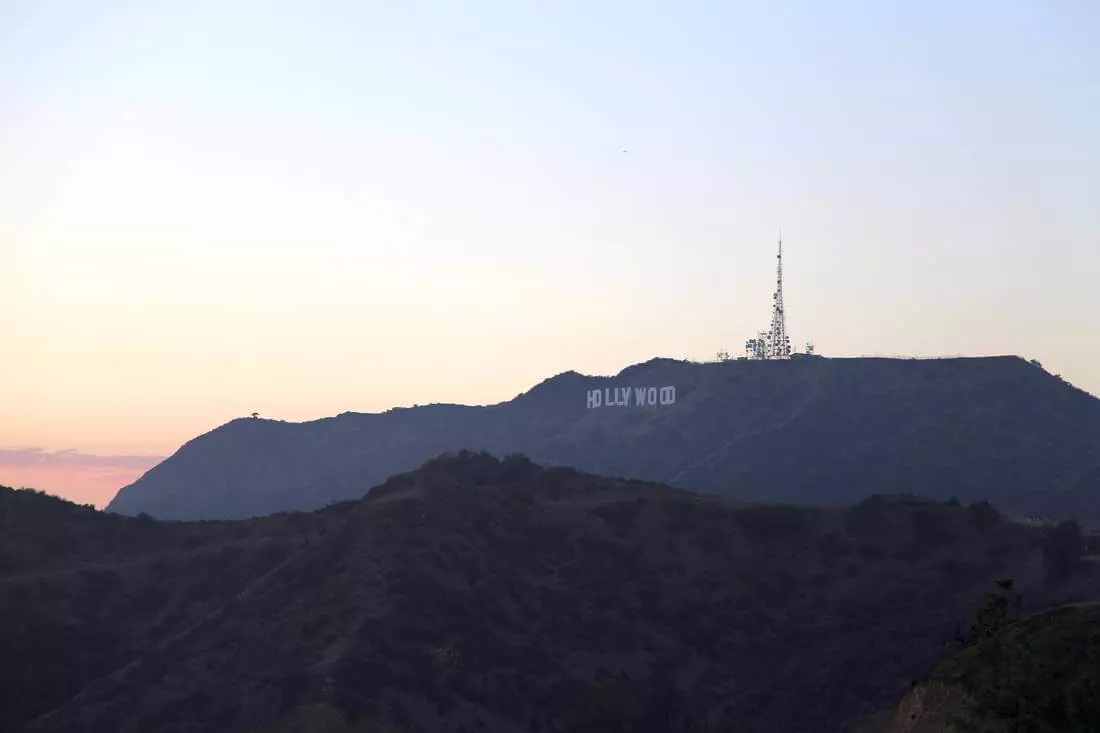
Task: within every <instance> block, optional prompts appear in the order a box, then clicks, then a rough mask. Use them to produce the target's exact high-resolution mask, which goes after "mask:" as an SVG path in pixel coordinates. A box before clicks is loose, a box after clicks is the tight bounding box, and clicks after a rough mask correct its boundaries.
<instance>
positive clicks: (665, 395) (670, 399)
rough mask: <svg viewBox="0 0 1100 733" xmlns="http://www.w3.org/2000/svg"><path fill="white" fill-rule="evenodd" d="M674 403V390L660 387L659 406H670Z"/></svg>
mask: <svg viewBox="0 0 1100 733" xmlns="http://www.w3.org/2000/svg"><path fill="white" fill-rule="evenodd" d="M674 402H676V388H675V387H661V404H662V405H671V404H672V403H674Z"/></svg>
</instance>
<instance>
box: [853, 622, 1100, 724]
mask: <svg viewBox="0 0 1100 733" xmlns="http://www.w3.org/2000/svg"><path fill="white" fill-rule="evenodd" d="M945 730H946V731H959V733H963V732H964V731H976V732H977V733H1013V731H1020V730H1023V731H1029V732H1032V733H1081V732H1083V731H1087V732H1089V733H1091V732H1092V731H1098V730H1100V604H1095V603H1093V604H1072V605H1064V606H1059V607H1055V608H1050V609H1046V610H1044V611H1042V612H1040V613H1036V614H1034V615H1031V616H1029V617H1027V618H1023V619H1020V620H1019V621H1017V622H1015V623H1013V624H1011V625H1010V626H1008V627H1006V628H1004V629H1002V630H1001V631H1000V632H999V633H998V634H996V635H995V636H993V637H992V638H989V639H986V640H985V641H983V642H982V643H980V644H977V645H974V646H971V647H969V648H967V649H965V650H964V651H962V652H959V653H958V654H956V655H955V656H953V657H951V658H949V659H947V660H945V661H944V662H943V663H942V664H941V665H939V666H938V667H937V668H936V669H935V670H934V671H933V672H932V673H931V674H930V675H928V676H927V677H926V678H924V679H922V680H921V681H920V682H919V683H918V684H916V685H914V687H913V690H912V691H911V692H910V693H909V694H908V695H906V697H905V698H904V699H903V700H902V702H901V704H900V705H899V706H898V709H897V711H896V712H895V714H894V716H893V720H892V721H891V722H890V724H889V725H888V726H884V727H880V728H878V730H876V731H875V732H874V733H942V732H943V731H945Z"/></svg>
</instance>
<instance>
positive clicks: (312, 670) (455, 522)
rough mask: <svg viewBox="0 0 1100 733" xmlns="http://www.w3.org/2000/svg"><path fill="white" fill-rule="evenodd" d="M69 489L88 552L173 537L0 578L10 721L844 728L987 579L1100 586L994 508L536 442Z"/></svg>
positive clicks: (152, 726) (909, 666)
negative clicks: (697, 485)
mask: <svg viewBox="0 0 1100 733" xmlns="http://www.w3.org/2000/svg"><path fill="white" fill-rule="evenodd" d="M10 493H13V494H18V493H20V492H10ZM23 500H28V497H22V499H21V500H20V501H23ZM36 500H41V501H43V502H48V501H53V500H49V499H45V498H43V497H37V499H36ZM3 502H4V506H5V507H9V505H11V504H12V502H11V497H10V496H9V495H8V494H5V495H4V497H3ZM17 503H18V502H17ZM23 503H26V501H23ZM25 509H26V507H25V506H24V507H22V508H19V509H15V510H10V509H9V508H6V509H5V513H6V514H5V516H6V517H8V519H7V520H6V524H5V525H4V526H5V527H9V526H11V525H12V524H13V523H14V524H20V523H21V522H20V519H19V516H17V515H19V514H20V513H21V512H23V511H24V510H25ZM55 509H56V510H57V511H61V510H62V508H61V507H51V508H48V509H40V511H44V512H45V511H51V512H52V511H54V510H55ZM63 509H64V511H65V512H69V513H71V514H72V516H71V517H70V518H69V519H68V520H67V521H71V522H73V523H74V525H73V526H74V527H76V526H77V524H79V527H80V529H79V531H80V532H83V534H82V535H81V541H83V542H86V543H89V544H90V545H91V546H96V547H110V546H115V547H119V548H121V547H122V546H124V545H125V542H132V543H138V542H139V541H138V540H137V539H134V538H136V537H138V536H139V533H140V531H146V532H149V533H159V536H160V537H161V540H159V541H152V540H149V541H148V544H146V545H138V544H134V545H130V546H128V547H131V548H132V549H130V550H127V552H130V553H132V554H131V555H130V556H129V557H126V556H125V553H122V554H118V553H115V554H112V553H105V554H103V555H102V557H103V558H104V559H103V560H102V562H101V564H100V565H99V566H98V567H91V566H87V563H86V562H84V561H80V562H82V563H83V564H82V566H81V568H75V566H74V569H72V570H70V569H68V567H69V566H67V565H66V563H68V562H69V560H66V561H65V562H62V561H61V560H58V561H57V563H55V564H53V565H52V566H50V567H49V568H48V570H46V571H43V570H41V569H39V568H37V567H33V566H22V567H17V568H15V569H14V570H13V571H11V572H10V573H9V577H7V578H6V579H4V580H2V581H0V613H2V614H3V616H4V619H5V621H6V622H7V623H6V624H5V625H4V626H5V628H6V629H11V630H9V631H7V632H6V633H8V634H10V635H12V636H11V637H10V638H9V639H5V640H4V643H11V642H13V641H17V642H18V644H19V645H20V647H19V648H20V649H22V651H21V652H20V654H19V655H17V656H16V657H12V658H4V659H0V674H2V675H3V677H2V682H3V683H4V684H3V689H4V690H5V694H6V695H8V697H9V700H21V701H25V702H24V703H23V704H22V705H20V706H17V707H16V708H11V709H9V708H7V707H5V711H6V714H8V715H9V727H12V726H14V725H15V724H16V723H18V720H16V719H15V718H14V717H11V716H17V715H22V716H23V718H24V719H27V718H34V721H33V723H31V725H30V726H29V727H28V730H30V731H40V732H44V731H77V730H92V731H96V730H104V731H107V730H110V731H119V732H124V731H146V730H157V731H165V732H166V733H170V732H173V731H194V732H198V731H211V732H213V731H217V732H218V733H224V732H230V731H240V732H241V733H275V732H277V731H289V730H292V729H296V728H294V725H293V724H294V723H295V722H296V721H297V722H299V723H303V724H306V723H308V725H307V726H306V727H305V728H300V729H301V730H315V731H320V730H328V731H339V730H349V731H350V730H358V731H364V730H393V731H405V732H406V733H412V732H413V731H455V733H458V732H460V731H467V732H469V733H474V732H475V731H493V732H495V731H501V732H502V733H503V732H505V731H507V732H509V733H511V732H515V733H519V732H520V731H522V732H524V733H528V732H531V731H548V732H549V731H561V732H562V733H581V732H582V731H601V732H606V731H615V730H620V731H643V732H644V731H654V733H656V731H661V732H662V733H676V732H678V731H689V730H702V729H703V727H704V726H706V727H707V729H709V730H711V731H736V732H737V733H753V732H754V731H761V732H764V731H767V733H772V732H773V731H777V730H779V731H785V732H786V733H799V732H800V731H807V732H808V733H809V732H811V731H812V733H828V732H829V731H840V730H843V729H844V728H845V727H846V726H847V725H848V724H849V723H850V722H852V721H855V720H857V719H860V718H861V717H863V716H865V715H866V714H867V713H870V712H872V711H875V710H880V709H884V708H886V707H887V706H888V705H890V704H891V703H892V702H893V701H895V700H897V699H898V697H899V696H900V694H901V693H902V692H903V691H904V690H905V688H906V685H907V684H908V683H909V681H910V680H912V679H914V678H916V677H917V676H919V675H921V674H924V673H925V672H927V671H928V670H929V669H931V668H932V667H933V666H934V665H935V664H936V663H937V662H938V661H940V659H941V658H942V657H943V655H944V653H945V651H946V650H947V647H946V646H945V645H946V644H947V643H948V641H949V640H950V639H951V637H952V634H953V632H954V630H955V628H956V625H957V624H959V623H960V622H963V621H965V620H966V618H967V616H968V615H969V613H970V611H971V609H972V608H973V607H974V606H975V604H976V603H978V602H979V601H980V600H981V598H982V597H983V596H984V594H985V593H986V591H987V589H988V586H989V585H990V584H991V583H992V582H993V580H995V579H997V578H1000V577H1004V576H1010V577H1014V578H1016V579H1017V585H1018V587H1019V588H1020V589H1021V590H1023V592H1024V595H1025V601H1026V603H1027V604H1029V605H1031V606H1033V607H1037V608H1041V607H1043V606H1046V605H1048V604H1049V603H1050V602H1052V601H1073V600H1084V599H1088V598H1095V597H1100V579H1098V578H1097V576H1096V573H1095V569H1094V568H1093V567H1092V566H1091V565H1081V566H1079V567H1076V568H1074V569H1073V571H1072V572H1069V573H1065V574H1063V575H1061V576H1059V577H1058V578H1053V577H1048V576H1049V575H1050V573H1049V571H1048V568H1047V567H1045V566H1044V562H1043V558H1044V551H1043V544H1044V540H1043V537H1042V534H1041V532H1040V531H1039V530H1038V529H1034V528H1028V527H1024V526H1020V525H1016V524H1013V523H1010V522H1007V521H1005V520H1004V519H1003V518H1002V517H1000V516H999V515H998V514H997V513H996V511H994V510H993V509H992V507H990V506H989V505H986V504H975V505H972V506H963V505H959V504H957V503H942V502H940V503H937V502H932V501H926V500H920V499H912V498H889V499H887V498H875V499H870V500H867V501H864V502H862V503H860V504H858V505H856V506H853V507H849V508H832V509H820V508H811V507H791V506H783V505H747V504H737V503H734V502H730V501H726V500H721V499H718V498H715V497H707V496H700V495H694V494H688V493H685V492H681V491H676V490H672V489H669V488H667V487H664V486H659V485H653V484H644V483H640V482H628V481H621V480H613V479H605V478H599V477H594V476H590V475H586V474H582V473H579V472H575V471H571V470H566V469H543V468H540V467H538V466H535V465H533V464H531V463H529V462H527V461H526V460H524V459H522V458H516V457H513V458H509V459H506V460H504V461H497V460H496V459H494V458H492V457H490V456H487V455H478V454H468V453H462V454H459V455H452V456H449V457H443V458H440V459H437V460H433V461H431V462H429V463H428V464H426V465H424V466H423V467H422V468H421V469H419V470H418V471H415V472H412V473H409V474H405V475H401V476H397V477H394V478H393V479H391V480H389V481H387V482H386V483H385V484H383V485H382V486H380V487H378V488H377V489H376V490H374V491H372V492H371V494H370V495H369V496H368V497H367V498H366V499H364V500H362V501H360V502H356V503H348V504H345V505H339V506H334V507H332V508H330V509H328V510H325V511H323V512H320V513H317V514H313V515H286V516H282V517H278V516H277V517H271V518H267V519H262V520H252V521H245V522H227V523H159V522H151V523H148V527H147V529H145V530H140V529H139V523H140V522H141V521H142V520H137V519H128V518H121V517H110V516H105V515H102V514H97V513H93V512H87V510H82V509H79V508H69V507H64V508H63ZM79 512H86V514H81V515H79V516H78V513H79ZM10 536H11V535H10V534H9V533H8V532H7V531H5V534H4V540H3V544H0V549H3V552H4V553H5V554H9V548H8V542H9V537H10ZM150 536H151V535H150ZM120 537H121V538H130V539H126V540H121V539H118V538H120ZM187 538H190V539H187ZM37 541H39V540H38V538H37V535H36V530H35V529H34V528H33V527H31V528H30V529H24V530H21V533H20V534H19V535H18V537H17V539H16V540H15V545H16V549H18V548H20V547H22V548H24V553H23V554H24V555H26V554H27V553H26V552H25V550H26V548H28V547H31V546H33V545H34V543H35V542H37ZM44 541H45V540H43V542H44ZM158 542H162V543H163V544H158ZM189 542H190V543H193V544H192V545H191V546H190V547H187V546H186V544H187V543H189ZM57 552H59V553H62V554H63V552H62V551H61V550H60V549H58V550H57ZM142 558H146V560H143V559H142ZM73 562H77V561H75V560H74V561H73ZM36 650H37V652H38V653H37V654H36V653H35V652H36ZM28 668H29V669H30V673H29V674H25V673H24V672H25V670H26V669H28ZM61 687H63V688H64V691H63V692H59V689H60V688H61ZM12 710H15V711H16V712H12ZM326 721H327V722H326ZM323 726H328V727H323ZM13 729H16V730H17V729H18V728H14V727H13Z"/></svg>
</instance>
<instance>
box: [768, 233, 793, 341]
mask: <svg viewBox="0 0 1100 733" xmlns="http://www.w3.org/2000/svg"><path fill="white" fill-rule="evenodd" d="M772 300H773V301H774V302H773V303H772V327H771V330H770V331H769V332H768V334H767V338H766V340H765V344H764V358H765V359H790V358H791V339H790V337H789V336H787V321H786V317H785V315H784V313H783V234H782V232H780V234H779V255H778V256H777V258H776V275H775V295H773V296H772Z"/></svg>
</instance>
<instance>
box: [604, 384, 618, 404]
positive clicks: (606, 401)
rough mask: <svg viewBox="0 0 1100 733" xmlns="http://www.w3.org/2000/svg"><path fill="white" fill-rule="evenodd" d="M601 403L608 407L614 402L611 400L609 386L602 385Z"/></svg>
mask: <svg viewBox="0 0 1100 733" xmlns="http://www.w3.org/2000/svg"><path fill="white" fill-rule="evenodd" d="M603 403H604V404H605V405H607V406H608V407H611V406H612V405H614V404H615V403H614V402H612V400H611V388H610V387H604V388H603Z"/></svg>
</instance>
